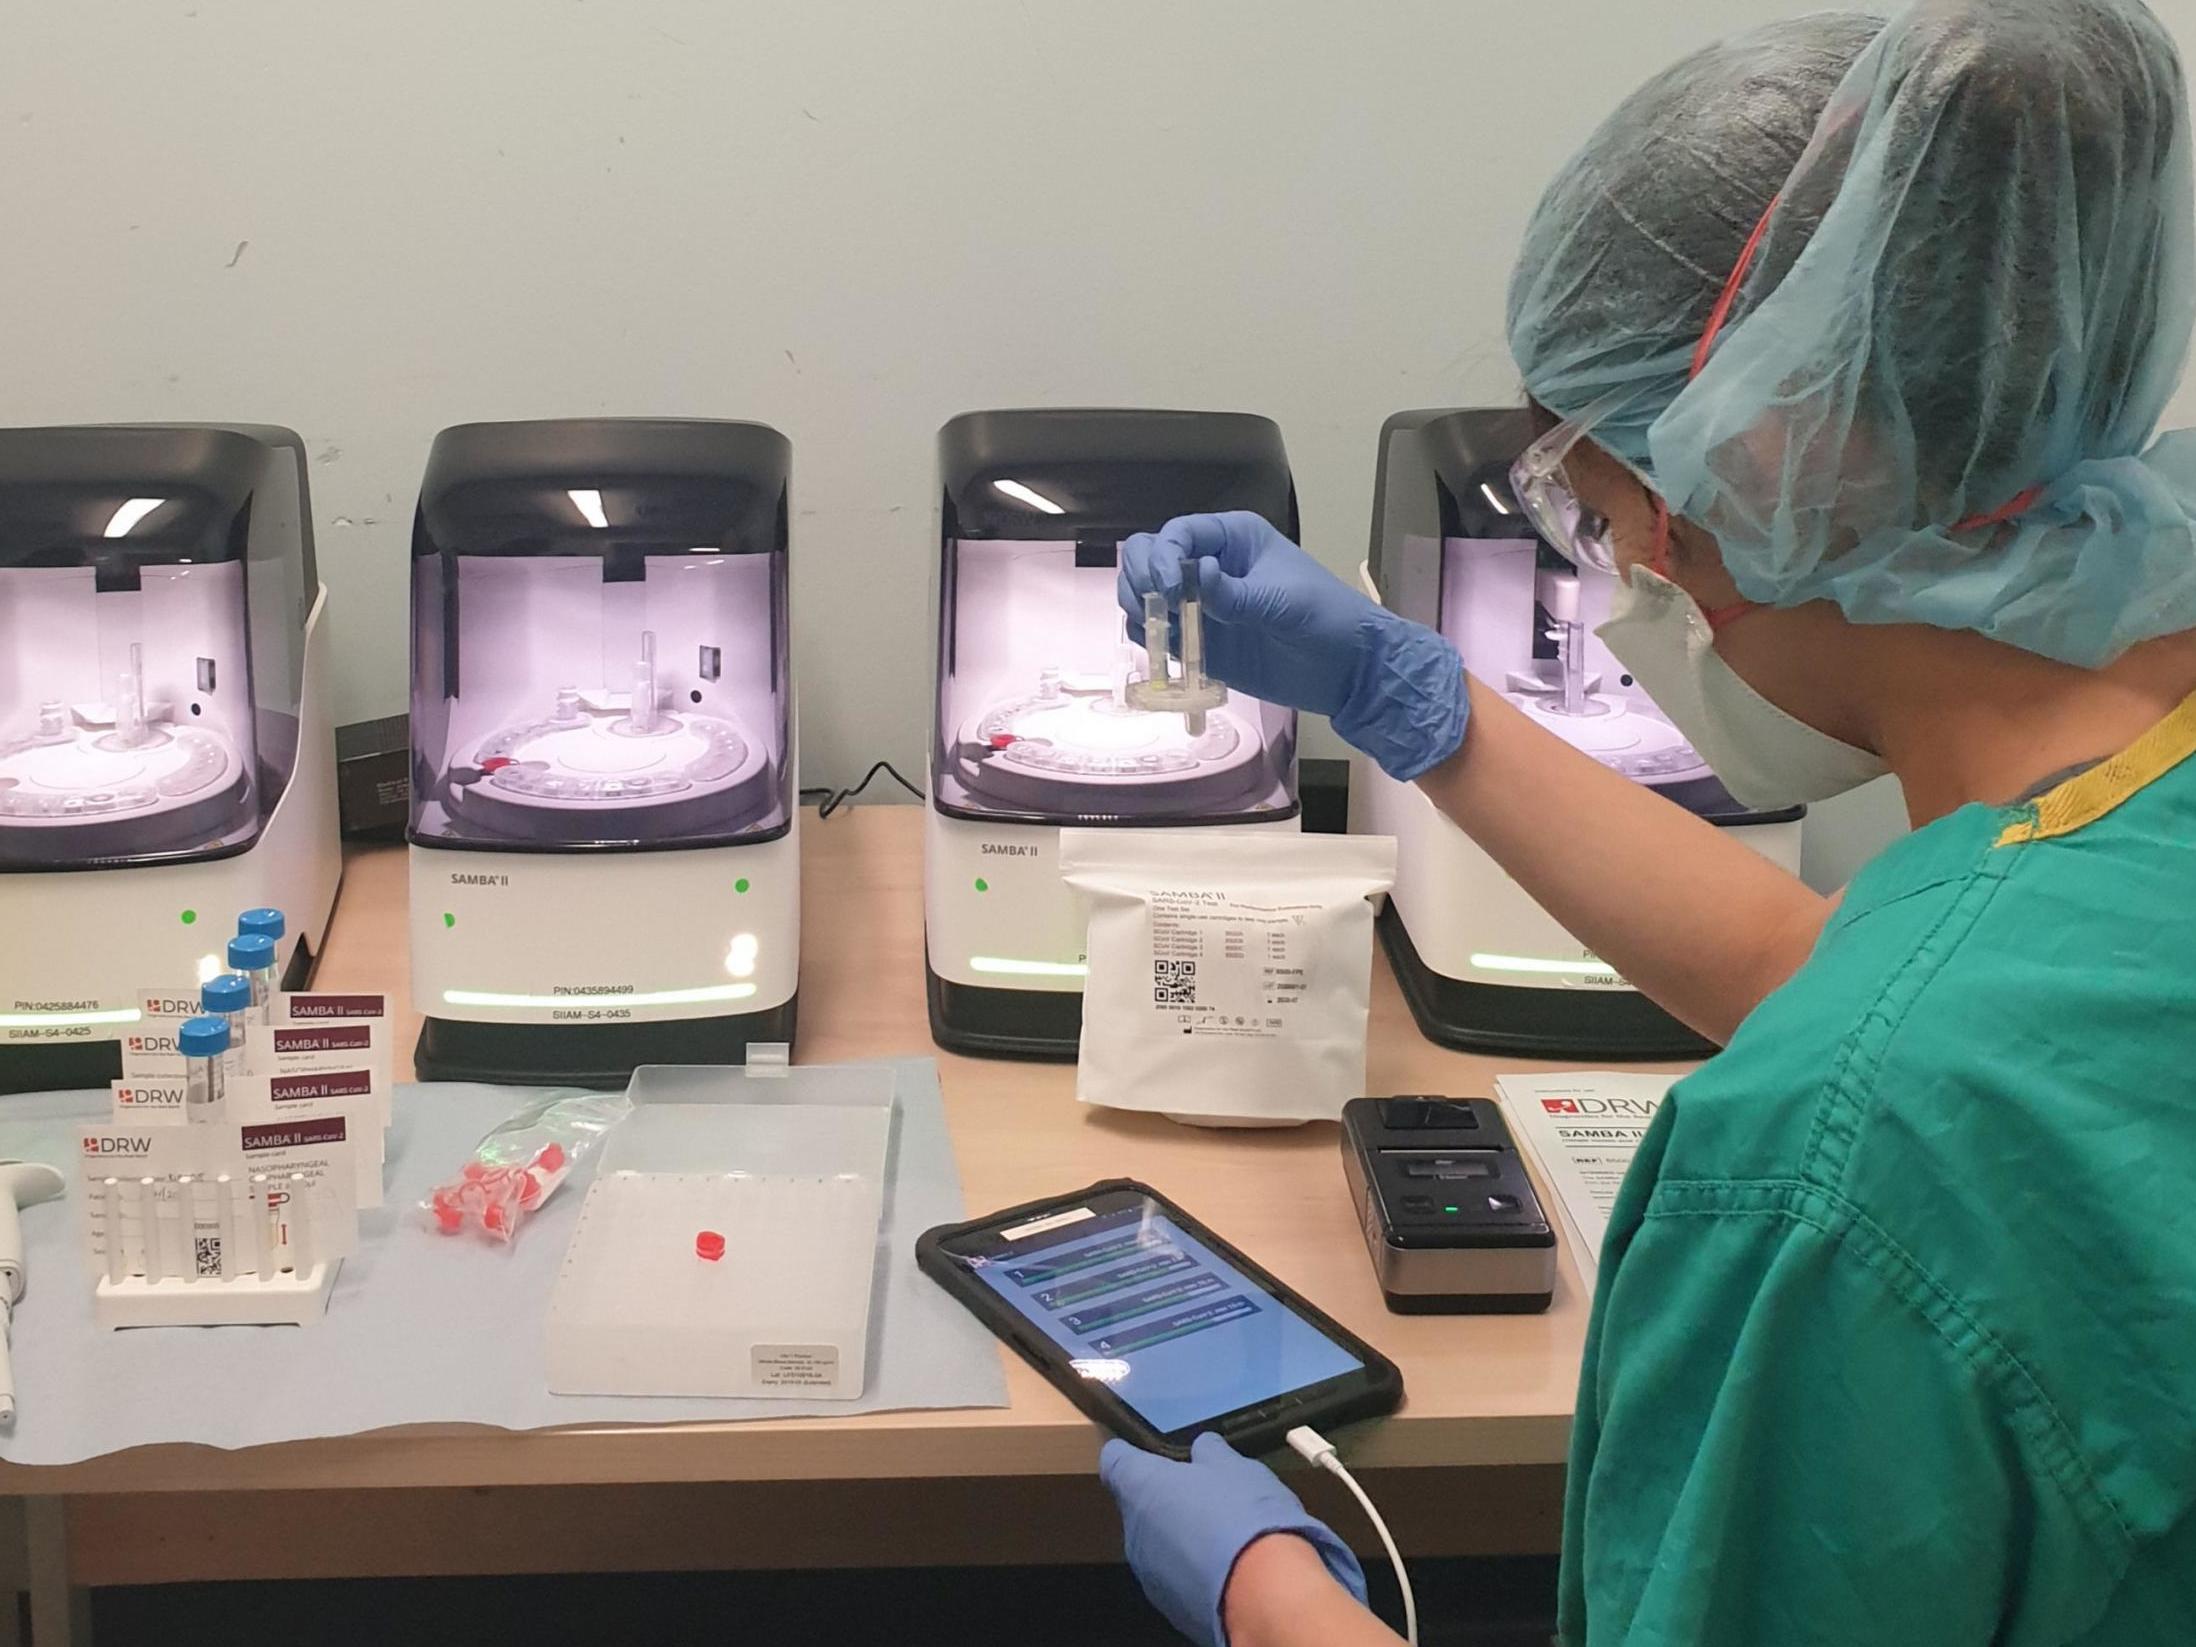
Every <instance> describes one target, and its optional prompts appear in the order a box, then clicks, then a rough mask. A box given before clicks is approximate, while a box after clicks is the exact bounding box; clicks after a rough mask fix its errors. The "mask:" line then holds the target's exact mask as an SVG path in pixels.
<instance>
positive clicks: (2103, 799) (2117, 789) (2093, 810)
mask: <svg viewBox="0 0 2196 1647" xmlns="http://www.w3.org/2000/svg"><path fill="white" fill-rule="evenodd" d="M2191 755H2196V694H2191V695H2190V696H2188V697H2186V698H2184V699H2182V700H2181V703H2180V706H2179V707H2178V708H2176V709H2175V710H2174V711H2173V712H2172V713H2171V714H2170V715H2168V716H2166V718H2165V719H2164V720H2162V721H2160V722H2159V723H2158V724H2157V725H2156V726H2153V727H2152V728H2151V729H2150V730H2149V731H2148V732H2145V733H2144V734H2143V735H2142V736H2141V737H2139V738H2137V739H2136V740H2135V741H2134V742H2133V743H2131V744H2129V745H2128V746H2127V747H2126V748H2125V749H2123V750H2121V751H2120V752H2119V753H2118V754H2117V755H2114V756H2113V757H2112V758H2111V759H2109V760H2106V761H2102V762H2100V763H2099V764H2097V765H2096V766H2093V767H2091V768H2090V769H2089V770H2088V771H2087V772H2083V773H2080V774H2078V775H2076V776H2075V777H2071V778H2069V779H2067V780H2066V782H2064V783H2062V784H2060V785H2059V786H2058V787H2057V788H2055V789H2049V790H2046V791H2045V792H2044V793H2043V794H2041V795H2039V796H2038V797H2037V798H2036V799H2035V801H2034V802H2033V803H2032V804H2030V805H2029V806H2028V807H2026V808H2024V809H2023V810H2022V813H2021V815H2020V816H2019V817H2017V818H2015V819H2014V820H2013V822H2011V823H2009V824H2007V825H2006V826H2005V828H2004V829H2003V830H2001V831H2000V832H1999V835H1998V841H1997V844H1998V845H2000V846H2020V845H2023V844H2024V843H2026V842H2029V841H2048V840H2050V839H2052V838H2053V837H2055V836H2059V835H2071V834H2073V833H2074V832H2075V831H2076V830H2077V829H2085V828H2087V827H2088V826H2089V825H2091V824H2093V823H2095V822H2096V821H2097V820H2098V819H2099V818H2101V817H2103V816H2104V815H2105V814H2106V813H2108V812H2110V811H2112V810H2113V809H2114V808H2115V807H2117V806H2118V805H2119V804H2120V803H2121V802H2122V801H2125V800H2127V799H2129V798H2130V797H2131V796H2133V795H2135V794H2137V793H2139V792H2140V791H2141V790H2143V789H2144V788H2146V787H2148V786H2149V785H2150V784H2153V783H2155V782H2157V780H2158V779H2160V778H2162V777H2164V776H2165V775H2166V774H2167V773H2168V772H2170V771H2172V770H2173V769H2174V768H2175V767H2176V766H2179V765H2180V764H2181V763H2182V762H2183V761H2185V760H2187V759H2188V758H2189V757H2190V756H2191Z"/></svg>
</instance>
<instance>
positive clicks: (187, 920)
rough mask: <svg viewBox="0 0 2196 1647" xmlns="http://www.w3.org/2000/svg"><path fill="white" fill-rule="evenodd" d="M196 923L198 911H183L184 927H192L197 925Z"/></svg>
mask: <svg viewBox="0 0 2196 1647" xmlns="http://www.w3.org/2000/svg"><path fill="white" fill-rule="evenodd" d="M197 921H198V911H197V910H195V909H186V910H185V911H183V924H184V925H185V926H193V925H196V924H197Z"/></svg>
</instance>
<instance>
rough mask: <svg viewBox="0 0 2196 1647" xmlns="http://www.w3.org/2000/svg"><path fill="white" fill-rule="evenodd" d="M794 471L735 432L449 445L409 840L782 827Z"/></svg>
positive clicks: (618, 837)
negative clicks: (789, 491)
mask: <svg viewBox="0 0 2196 1647" xmlns="http://www.w3.org/2000/svg"><path fill="white" fill-rule="evenodd" d="M784 453H785V443H784V441H783V439H782V437H780V436H778V435H776V434H775V433H774V432H772V431H769V430H766V429H762V428H761V427H760V426H759V425H753V424H736V423H703V422H672V421H621V420H599V421H575V422H566V423H546V424H481V425H468V426H465V427H463V428H459V429H453V430H448V431H445V432H444V434H443V435H442V436H441V437H439V438H438V439H437V441H436V445H435V451H434V455H433V456H432V458H431V459H430V462H429V467H428V474H427V479H426V483H425V485H424V486H423V489H422V494H421V509H420V524H419V527H418V529H417V534H416V537H415V544H414V558H413V611H414V619H415V633H414V643H413V665H414V678H413V711H412V735H413V764H414V791H413V814H412V830H411V836H412V839H413V840H414V841H417V842H423V843H426V844H453V845H462V844H466V843H468V842H472V843H479V844H482V845H504V846H508V847H511V848H513V849H521V850H524V849H533V850H550V851H555V850H570V849H577V848H584V847H590V846H616V845H645V846H687V845H696V846H698V845H714V844H726V843H729V842H733V841H739V840H747V839H755V838H760V837H765V836H767V835H768V834H770V833H773V832H778V831H782V830H783V829H784V828H785V827H787V826H788V824H789V821H790V816H791V811H790V809H791V799H792V797H791V758H790V740H791V692H790V670H789V666H788V646H787V627H788V625H787V594H786V538H785V513H786V511H785V495H786V494H785V463H784Z"/></svg>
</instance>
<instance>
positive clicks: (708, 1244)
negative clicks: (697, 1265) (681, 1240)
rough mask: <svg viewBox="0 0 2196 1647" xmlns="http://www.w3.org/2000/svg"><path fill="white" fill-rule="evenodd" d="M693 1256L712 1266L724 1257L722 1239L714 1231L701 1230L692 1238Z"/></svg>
mask: <svg viewBox="0 0 2196 1647" xmlns="http://www.w3.org/2000/svg"><path fill="white" fill-rule="evenodd" d="M694 1256H695V1257H696V1258H699V1259H702V1260H703V1261H705V1262H707V1263H711V1264H714V1263H715V1262H716V1261H717V1260H718V1259H720V1258H722V1257H723V1256H724V1237H723V1236H721V1235H719V1234H718V1233H717V1232H716V1231H715V1230H703V1231H702V1232H701V1233H700V1234H699V1235H697V1236H695V1237H694Z"/></svg>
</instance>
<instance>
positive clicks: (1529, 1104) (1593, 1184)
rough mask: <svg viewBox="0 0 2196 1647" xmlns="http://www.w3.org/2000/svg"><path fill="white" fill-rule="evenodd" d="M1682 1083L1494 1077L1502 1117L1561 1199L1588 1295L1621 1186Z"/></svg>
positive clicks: (1649, 1078)
mask: <svg viewBox="0 0 2196 1647" xmlns="http://www.w3.org/2000/svg"><path fill="white" fill-rule="evenodd" d="M1676 1079H1677V1077H1676V1076H1675V1075H1618V1074H1615V1073H1612V1072H1610V1071H1606V1070H1585V1071H1581V1072H1578V1073H1576V1074H1567V1075H1502V1076H1497V1077H1496V1078H1495V1092H1496V1094H1497V1095H1498V1096H1499V1097H1500V1098H1501V1100H1502V1113H1503V1116H1504V1118H1505V1119H1506V1120H1508V1122H1509V1123H1510V1131H1511V1133H1512V1135H1513V1136H1515V1137H1516V1138H1517V1140H1518V1142H1519V1143H1520V1144H1522V1145H1523V1146H1524V1148H1525V1151H1526V1153H1527V1154H1528V1155H1530V1156H1531V1157H1532V1161H1533V1164H1534V1165H1535V1166H1536V1167H1538V1168H1539V1169H1540V1178H1541V1182H1542V1183H1543V1184H1545V1185H1546V1186H1547V1187H1548V1189H1549V1190H1550V1191H1551V1192H1553V1194H1554V1196H1555V1199H1556V1210H1557V1212H1558V1214H1559V1215H1560V1216H1561V1218H1562V1220H1563V1226H1564V1229H1565V1231H1566V1232H1567V1233H1568V1235H1569V1237H1570V1239H1569V1242H1568V1243H1567V1244H1568V1245H1569V1247H1570V1249H1571V1251H1572V1253H1573V1254H1574V1255H1575V1256H1576V1258H1577V1260H1578V1270H1579V1279H1580V1280H1581V1281H1582V1282H1583V1283H1584V1284H1585V1287H1586V1290H1587V1291H1588V1292H1589V1293H1591V1292H1592V1291H1593V1288H1594V1276H1595V1274H1596V1272H1597V1271H1599V1269H1600V1268H1601V1238H1602V1235H1603V1233H1604V1232H1605V1231H1606V1230H1607V1229H1608V1227H1609V1209H1610V1208H1611V1207H1612V1206H1614V1205H1615V1204H1616V1194H1617V1188H1618V1186H1619V1185H1621V1184H1622V1183H1623V1182H1624V1174H1625V1172H1626V1170H1627V1169H1628V1168H1629V1167H1630V1166H1631V1164H1632V1157H1633V1155H1634V1154H1636V1153H1637V1152H1638V1149H1639V1141H1640V1139H1641V1138H1643V1137H1644V1136H1646V1133H1647V1126H1648V1123H1649V1122H1651V1121H1653V1120H1654V1118H1655V1112H1656V1111H1657V1110H1659V1109H1661V1108H1662V1099H1663V1095H1664V1094H1665V1093H1667V1092H1668V1091H1669V1090H1670V1084H1671V1082H1673V1081H1674V1080H1676Z"/></svg>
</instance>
